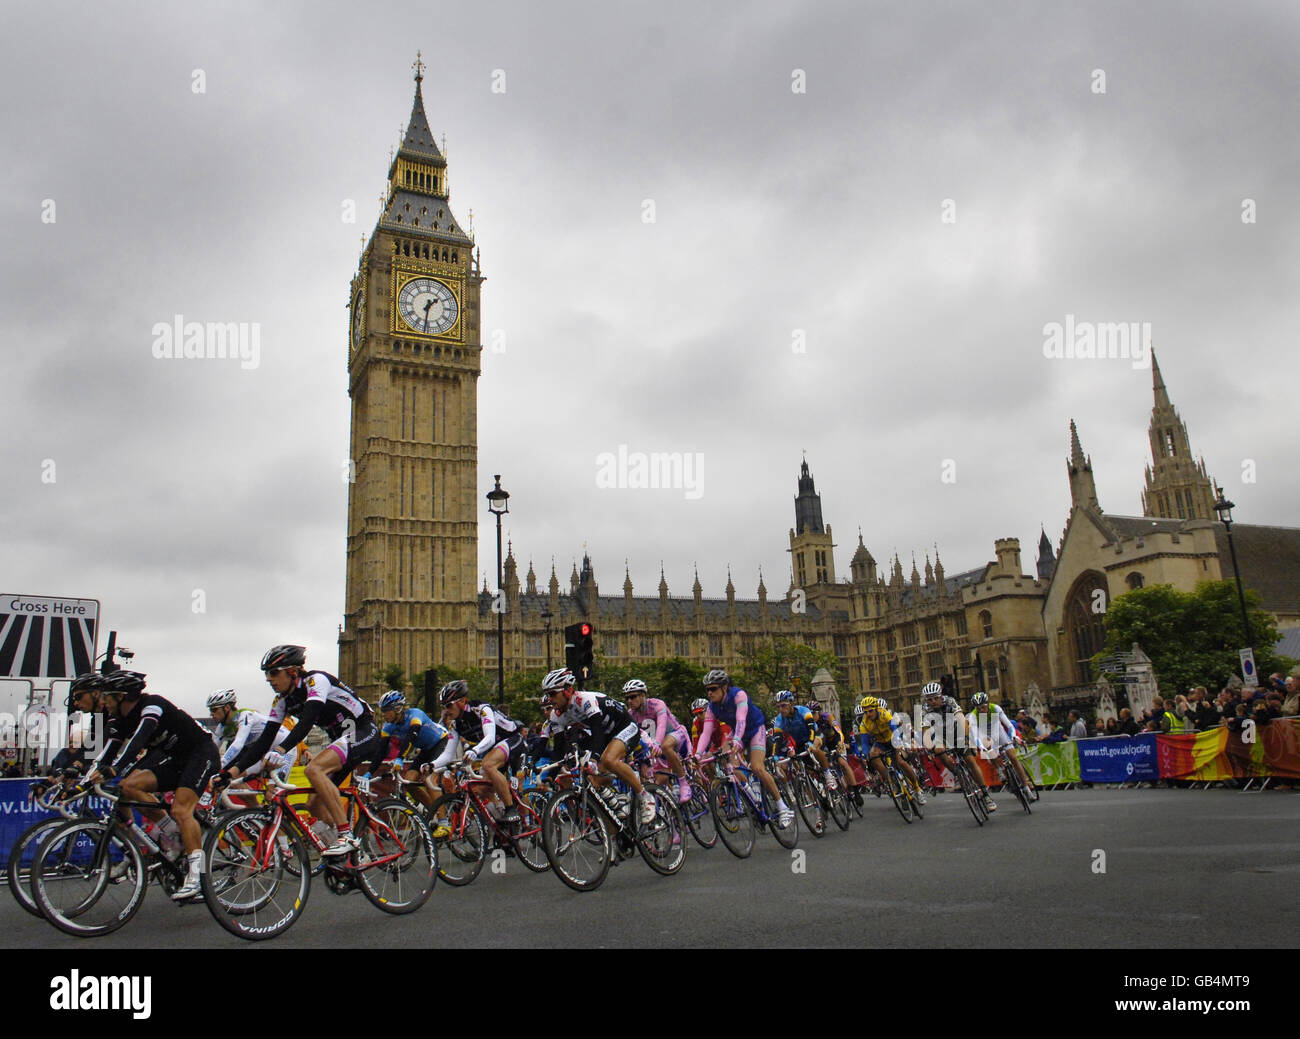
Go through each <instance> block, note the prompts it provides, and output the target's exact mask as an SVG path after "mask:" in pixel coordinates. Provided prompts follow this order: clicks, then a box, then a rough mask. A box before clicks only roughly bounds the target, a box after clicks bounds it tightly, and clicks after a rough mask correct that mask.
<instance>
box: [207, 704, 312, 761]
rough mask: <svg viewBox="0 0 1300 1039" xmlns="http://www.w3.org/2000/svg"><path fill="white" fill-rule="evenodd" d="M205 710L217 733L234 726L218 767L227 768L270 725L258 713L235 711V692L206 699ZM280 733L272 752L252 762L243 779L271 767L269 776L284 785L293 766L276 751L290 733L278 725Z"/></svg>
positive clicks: (292, 759) (290, 757)
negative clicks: (206, 706)
mask: <svg viewBox="0 0 1300 1039" xmlns="http://www.w3.org/2000/svg"><path fill="white" fill-rule="evenodd" d="M208 711H209V712H210V713H211V715H212V720H213V721H215V722H216V723H217V728H218V731H220V730H222V729H225V728H226V727H227V726H229V725H231V724H232V723H233V725H234V729H235V731H234V732H233V734H232V735H231V737H230V739H229V741H226V746H225V749H224V750H223V751H222V754H221V767H222V768H223V769H226V768H229V767H230V765H232V764H233V763H234V762H235V760H236V759H237V758H238V757H239V755H240V754H241V753H243V750H244V748H245V747H246V746H248V742H249V740H253V741H256V740H257V739H258V737H260V736H261V735H262V730H263V729H265V728H266V726H267V724H268V723H269V722H270V720H271V719H270V717H268V716H267V715H265V714H259V713H258V712H257V711H253V710H249V709H248V708H244V709H243V710H242V711H237V710H236V708H235V691H234V690H233V689H222V690H219V691H218V692H215V693H213V694H212V695H211V696H209V697H208ZM279 730H280V731H279V732H277V733H276V734H275V741H274V742H273V743H272V744H271V750H269V751H267V752H266V756H265V757H264V758H262V759H261V760H260V761H255V762H253V764H251V765H249V766H248V768H246V769H244V773H243V774H244V776H245V777H247V776H255V775H257V774H258V773H259V772H261V771H262V769H263V768H264V767H267V768H270V770H271V772H272V774H273V775H274V776H275V777H276V778H277V779H279V780H280V782H282V783H283V782H286V781H287V780H288V777H289V770H290V769H291V768H292V767H293V762H294V757H293V756H286V755H284V754H281V753H279V752H278V751H277V749H276V748H278V747H280V746H281V745H282V744H283V743H284V741H285V739H286V738H287V737H288V735H289V732H290V731H291V730H290V729H289V728H288V727H286V726H284V725H281V726H279Z"/></svg>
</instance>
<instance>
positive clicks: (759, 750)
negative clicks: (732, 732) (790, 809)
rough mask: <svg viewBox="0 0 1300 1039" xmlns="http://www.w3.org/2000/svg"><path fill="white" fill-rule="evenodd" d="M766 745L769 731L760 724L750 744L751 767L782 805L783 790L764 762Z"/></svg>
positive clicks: (775, 800) (767, 789) (770, 794)
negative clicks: (779, 788)
mask: <svg viewBox="0 0 1300 1039" xmlns="http://www.w3.org/2000/svg"><path fill="white" fill-rule="evenodd" d="M766 747H767V733H766V732H765V731H764V727H763V726H760V727H759V730H758V732H756V733H754V738H753V739H752V740H751V741H750V744H749V767H750V768H751V769H752V770H753V772H754V775H755V776H757V777H758V781H759V782H760V783H762V784H763V789H765V790H766V791H767V792H768V794H769V796H770V797H771V798H772V800H773V801H774V802H776V803H777V804H778V805H782V804H784V803H785V802H784V801H782V800H781V791H779V790H778V789H777V788H776V780H775V779H773V778H772V774H771V773H770V772H768V770H767V768H766V766H765V765H764V764H763V762H764V761H765V760H766V758H767V751H766Z"/></svg>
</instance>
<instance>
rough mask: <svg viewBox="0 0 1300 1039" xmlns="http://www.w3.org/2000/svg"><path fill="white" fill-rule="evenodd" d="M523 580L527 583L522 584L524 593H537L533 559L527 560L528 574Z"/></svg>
mask: <svg viewBox="0 0 1300 1039" xmlns="http://www.w3.org/2000/svg"><path fill="white" fill-rule="evenodd" d="M525 581H526V582H527V583H526V584H525V586H524V592H525V594H527V595H536V594H537V575H536V574H535V573H533V561H532V560H531V559H530V560H528V576H527V577H526V578H525Z"/></svg>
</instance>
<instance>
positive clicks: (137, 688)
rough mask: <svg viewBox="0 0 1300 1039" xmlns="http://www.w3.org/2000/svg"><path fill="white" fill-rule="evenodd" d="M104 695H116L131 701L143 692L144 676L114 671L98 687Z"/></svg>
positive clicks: (132, 672)
mask: <svg viewBox="0 0 1300 1039" xmlns="http://www.w3.org/2000/svg"><path fill="white" fill-rule="evenodd" d="M100 688H101V689H103V690H104V692H106V693H117V694H118V695H119V696H125V697H126V698H127V699H128V700H133V699H135V698H136V697H137V696H139V695H140V694H141V693H142V692H144V675H143V674H141V673H140V672H139V671H114V672H113V673H112V674H111V675H109V676H107V677H106V678H105V679H104V681H103V683H102V684H101V686H100Z"/></svg>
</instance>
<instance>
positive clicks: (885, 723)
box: [854, 696, 926, 805]
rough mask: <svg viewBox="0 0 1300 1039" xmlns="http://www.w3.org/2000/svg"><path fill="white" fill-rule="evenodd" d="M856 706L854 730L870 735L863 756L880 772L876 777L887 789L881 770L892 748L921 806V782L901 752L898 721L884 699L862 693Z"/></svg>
mask: <svg viewBox="0 0 1300 1039" xmlns="http://www.w3.org/2000/svg"><path fill="white" fill-rule="evenodd" d="M858 706H859V707H861V708H862V717H861V720H860V721H859V722H858V732H859V734H861V735H865V736H869V737H871V749H870V751H869V752H868V755H867V759H868V762H869V764H870V765H871V766H872V768H874V769H875V770H876V772H877V773H878V774H879V775H880V778H881V779H884V780H885V783H886V789H887V788H888V782H889V780H888V778H887V776H886V772H885V760H884V759H885V756H886V755H887V754H889V753H890V750H891V748H892V750H893V753H894V758H895V760H896V761H897V762H898V767H899V768H901V769H902V770H903V772H904V773H905V774H906V775H907V778H908V779H909V780H910V781H911V783H912V789H913V790H914V791H915V792H916V802H917V804H921V805H924V804H925V803H926V802H925V794H924V793H923V792H922V791H921V783H920V781H919V780H918V779H917V778H916V772H915V771H913V769H912V766H911V764H909V763H908V761H907V759H906V758H905V757H903V754H902V751H903V737H902V735H901V734H900V732H899V730H900V728H901V727H902V722H901V721H900V720H899V719H898V718H897V717H896V716H895V715H894V714H893V713H892V712H890V710H889V709H888V708H887V707H885V705H884V701H883V700H881V699H880V698H879V697H876V696H864V697H863V698H862V702H861V703H859V704H858ZM854 713H855V714H856V713H857V712H854ZM859 747H861V743H859Z"/></svg>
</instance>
